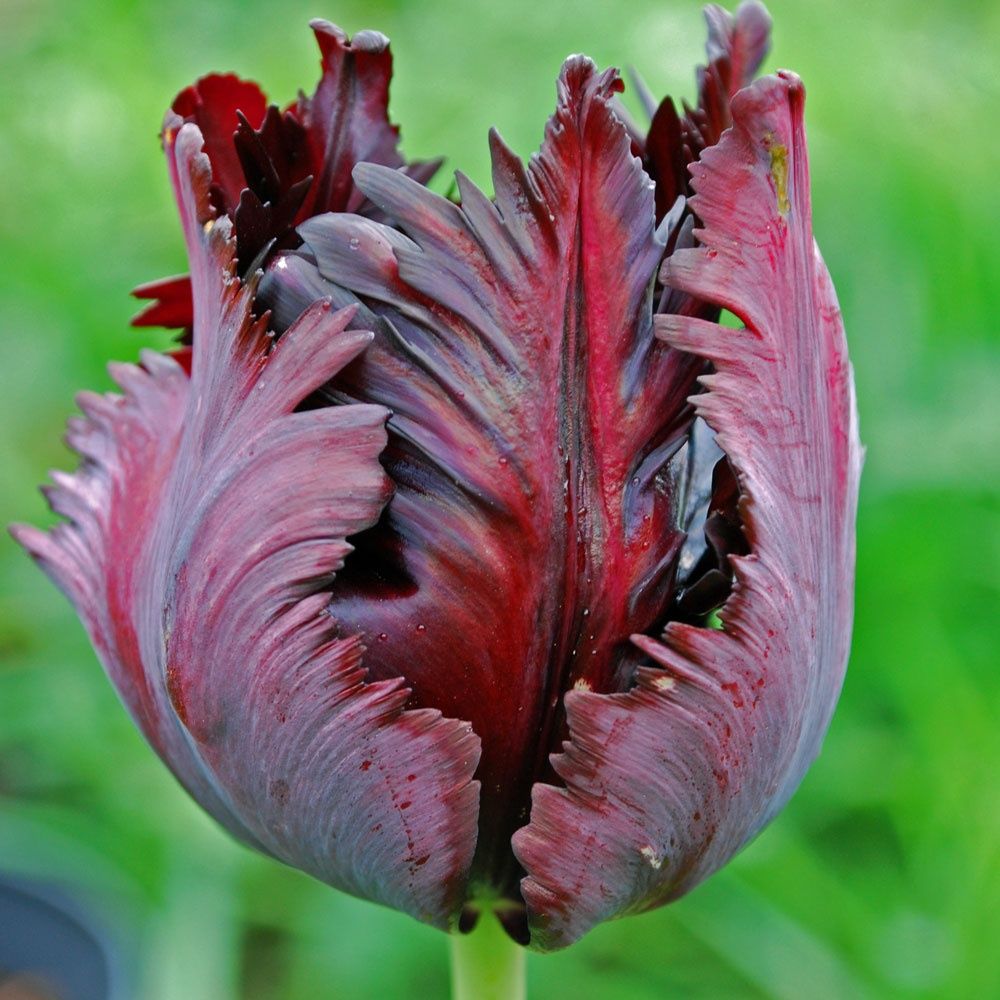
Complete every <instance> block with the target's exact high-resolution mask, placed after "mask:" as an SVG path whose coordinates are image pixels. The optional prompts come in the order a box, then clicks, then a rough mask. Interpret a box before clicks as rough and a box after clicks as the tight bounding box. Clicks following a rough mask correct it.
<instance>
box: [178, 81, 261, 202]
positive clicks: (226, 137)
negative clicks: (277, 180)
mask: <svg viewBox="0 0 1000 1000" xmlns="http://www.w3.org/2000/svg"><path fill="white" fill-rule="evenodd" d="M171 109H172V110H173V112H174V113H175V114H177V115H180V117H181V118H183V119H184V120H185V121H188V122H194V124H195V125H197V126H198V129H199V130H200V132H201V134H202V136H203V137H204V141H205V154H206V155H207V156H208V159H209V162H210V163H211V164H212V188H213V191H212V195H213V198H212V201H213V204H214V205H215V207H216V209H218V211H220V212H224V213H226V214H227V215H230V216H231V215H232V214H233V212H234V211H235V210H236V206H237V205H238V204H239V200H240V193H241V192H242V191H243V189H244V188H245V187H246V181H245V179H244V177H243V167H242V165H241V164H240V158H239V156H238V155H237V152H236V146H235V145H234V143H233V134H234V133H235V132H236V128H237V126H238V125H239V123H240V115H241V114H242V115H243V117H244V119H245V120H246V121H248V122H249V123H250V125H251V127H252V128H259V127H260V125H261V123H262V122H263V121H264V114H265V113H266V111H267V98H266V97H265V96H264V94H263V92H262V91H261V89H260V87H258V86H257V84H256V83H252V82H250V81H249V80H241V79H240V78H239V77H238V76H234V75H233V74H231V73H225V74H223V73H212V74H210V75H209V76H203V77H202V78H201V79H200V80H198V81H197V82H196V83H194V84H192V85H191V86H190V87H188V88H187V89H186V90H182V91H181V92H180V93H179V94H178V95H177V96H176V97H175V98H174V103H173V104H172V105H171Z"/></svg>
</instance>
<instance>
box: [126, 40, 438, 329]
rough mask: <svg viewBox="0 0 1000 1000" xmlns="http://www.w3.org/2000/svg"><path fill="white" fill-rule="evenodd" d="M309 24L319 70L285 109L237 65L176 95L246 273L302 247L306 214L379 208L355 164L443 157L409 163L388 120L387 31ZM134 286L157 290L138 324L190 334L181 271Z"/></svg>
mask: <svg viewBox="0 0 1000 1000" xmlns="http://www.w3.org/2000/svg"><path fill="white" fill-rule="evenodd" d="M311 26H312V29H313V32H314V33H315V35H316V40H317V42H318V43H319V47H320V53H321V56H322V58H321V68H322V75H321V77H320V81H319V83H318V85H317V87H316V91H315V93H314V94H313V96H312V97H305V96H304V95H303V96H300V98H299V100H298V101H297V102H296V103H295V104H293V105H292V106H291V107H290V108H288V109H286V110H285V111H284V112H281V111H279V110H278V109H277V108H276V107H274V106H271V107H270V108H269V107H268V106H267V101H266V98H265V97H264V94H263V93H262V92H261V91H260V89H259V88H258V87H257V85H256V84H254V83H249V82H247V81H244V80H241V79H239V78H238V77H236V76H233V75H231V74H212V75H210V76H206V77H202V79H200V80H198V81H197V83H195V84H193V85H192V86H190V87H188V88H186V89H185V90H183V91H181V93H180V94H178V95H177V97H176V98H175V99H174V103H173V111H174V113H175V114H178V115H180V116H181V118H183V119H184V120H185V121H189V122H193V123H194V124H196V125H197V126H198V127H199V129H200V130H201V132H202V134H203V136H204V139H205V152H206V154H207V155H208V158H209V161H210V162H211V165H212V179H213V181H212V192H211V195H212V203H213V205H214V206H215V208H216V209H217V211H219V212H220V213H224V214H227V215H229V216H230V218H232V219H233V220H234V224H235V231H236V235H237V242H238V246H237V259H238V261H239V267H240V273H241V274H245V273H246V272H247V271H248V269H249V268H251V267H253V266H256V265H257V264H258V263H260V259H261V256H262V255H263V254H269V253H273V252H275V251H277V250H281V249H284V248H286V247H293V246H297V245H298V238H297V237H296V236H295V233H294V230H293V226H294V225H295V224H296V223H298V222H302V221H304V220H305V219H307V218H309V217H310V216H313V215H317V214H320V213H323V212H331V211H334V212H343V211H350V212H360V213H361V214H363V215H371V216H373V217H379V213H378V210H377V209H376V208H375V207H374V206H373V205H372V204H371V203H370V202H369V201H367V199H366V198H365V197H364V195H363V194H362V193H361V192H360V191H359V190H358V188H357V187H356V186H355V184H354V181H353V178H352V176H351V171H352V170H353V169H354V167H355V165H356V164H358V163H360V162H362V161H367V162H371V163H381V164H385V165H387V166H390V167H397V168H400V169H402V170H404V171H405V172H406V173H407V174H408V175H409V176H411V177H413V178H414V179H416V180H419V181H420V182H421V183H423V184H426V183H427V181H428V180H430V178H431V177H432V176H433V175H434V173H435V172H436V171H437V169H438V167H439V166H440V161H439V160H433V161H428V162H414V163H410V164H404V161H403V158H402V156H400V154H399V151H398V149H397V146H398V143H399V129H398V128H397V127H396V126H394V125H392V124H390V122H389V81H390V78H391V76H392V55H391V53H390V52H389V40H388V39H387V38H386V37H385V36H384V35H382V34H379V33H378V32H377V31H361V32H358V34H357V35H356V36H355V37H354V39H353V40H349V39H348V38H347V35H346V34H344V32H343V31H341V29H340V28H338V27H337V26H336V25H333V24H330V23H329V22H328V21H321V20H316V21H313V22H312V25H311ZM133 294H134V295H135V296H136V297H137V298H143V299H146V298H150V299H154V302H153V304H152V305H150V306H148V307H146V308H145V309H144V310H143V311H142V312H141V313H139V315H138V316H136V317H135V319H134V320H133V321H132V325H133V326H166V327H171V328H180V329H183V330H184V331H185V333H184V336H183V339H184V340H185V342H187V341H189V339H190V327H191V324H192V315H191V304H190V288H189V287H188V286H187V279H186V278H185V277H180V278H176V279H171V278H168V279H164V280H163V281H157V282H151V283H150V284H147V285H143V286H141V287H140V288H137V289H136V290H135V291H134V292H133ZM156 299H159V301H155V300H156Z"/></svg>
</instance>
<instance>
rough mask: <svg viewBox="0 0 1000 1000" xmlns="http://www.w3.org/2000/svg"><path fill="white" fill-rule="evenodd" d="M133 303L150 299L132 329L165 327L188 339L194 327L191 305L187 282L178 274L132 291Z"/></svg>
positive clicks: (192, 306)
mask: <svg viewBox="0 0 1000 1000" xmlns="http://www.w3.org/2000/svg"><path fill="white" fill-rule="evenodd" d="M132 294H133V295H134V296H135V297H136V298H137V299H152V303H151V304H150V305H148V306H146V308H145V309H143V310H142V312H141V313H139V315H138V316H136V317H134V318H133V320H132V325H133V326H165V327H168V328H170V329H174V328H176V329H182V330H185V331H186V333H185V337H186V338H190V336H191V332H190V331H191V327H192V326H193V325H194V302H193V301H192V299H191V278H190V276H189V275H186V274H180V275H178V276H177V277H176V278H161V279H160V280H159V281H150V282H149V283H148V284H145V285H139V287H138V288H133V289H132Z"/></svg>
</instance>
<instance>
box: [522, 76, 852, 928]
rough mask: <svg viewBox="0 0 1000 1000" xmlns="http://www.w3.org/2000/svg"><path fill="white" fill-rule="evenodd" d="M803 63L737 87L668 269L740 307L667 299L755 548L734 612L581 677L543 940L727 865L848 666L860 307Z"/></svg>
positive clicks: (658, 899) (552, 805)
mask: <svg viewBox="0 0 1000 1000" xmlns="http://www.w3.org/2000/svg"><path fill="white" fill-rule="evenodd" d="M802 111H803V89H802V85H801V83H800V82H799V80H798V79H797V78H796V77H795V76H794V75H792V74H788V73H782V74H781V75H780V76H779V77H771V78H767V79H764V80H761V81H760V82H759V83H757V84H754V85H753V86H751V87H750V88H748V89H747V90H744V91H743V92H741V93H740V94H738V95H737V96H736V98H735V99H734V100H733V105H732V112H733V127H732V129H731V130H730V131H728V132H727V133H726V134H725V135H724V136H723V137H722V139H721V141H720V142H719V144H718V145H716V146H714V147H712V148H711V149H708V150H706V151H705V153H704V154H703V156H702V159H701V161H700V162H699V163H697V164H695V165H694V166H693V167H692V175H693V181H692V185H693V187H694V189H695V191H696V197H695V198H694V199H693V209H694V211H695V212H696V213H697V215H698V216H699V217H700V218H701V219H702V220H703V223H704V228H703V229H701V230H700V231H696V235H697V236H698V238H699V240H700V243H701V245H700V246H698V247H696V248H693V249H683V250H680V251H678V252H677V253H675V254H674V255H673V256H672V257H671V258H670V259H669V260H668V262H667V264H666V265H665V273H664V275H663V280H664V281H665V282H667V283H668V284H670V285H671V286H673V287H675V288H679V289H681V290H682V291H684V292H686V293H687V294H689V295H691V296H693V297H695V298H696V299H700V300H703V301H710V302H715V303H718V304H719V305H721V306H724V307H726V308H728V309H730V310H732V311H733V312H734V313H735V314H736V315H737V316H739V317H740V318H741V319H742V320H743V322H744V323H745V324H746V326H745V328H744V329H742V330H731V329H727V328H724V327H721V326H718V325H716V324H714V323H710V322H707V321H705V320H702V319H699V318H697V317H683V316H663V317H657V321H656V323H657V332H658V334H659V335H660V336H662V337H663V338H664V339H665V340H667V341H668V342H669V343H671V344H672V345H673V346H675V347H676V348H679V349H681V350H684V351H689V352H691V353H693V354H697V355H700V356H701V357H703V358H707V359H709V360H711V362H712V363H713V365H714V367H715V374H712V375H710V376H707V377H705V378H704V379H703V383H704V385H705V388H706V389H707V390H708V391H707V392H706V393H704V394H702V395H699V396H697V397H695V399H694V403H695V406H696V409H697V410H698V412H699V414H701V416H703V417H704V419H705V420H706V421H707V422H708V424H709V425H710V426H711V427H712V428H713V429H714V430H715V431H716V432H717V435H718V441H719V443H720V445H721V446H722V447H723V448H724V449H725V451H726V453H727V454H728V456H729V459H730V461H731V462H732V464H733V466H734V468H735V470H736V472H737V475H738V479H739V485H740V489H741V491H742V500H741V503H740V515H741V518H742V521H743V524H744V526H745V530H746V537H747V540H748V542H749V544H750V547H751V552H750V554H749V555H746V556H740V557H735V558H733V559H732V563H733V567H734V571H735V587H734V591H733V593H732V596H731V597H730V599H729V600H728V601H727V603H726V605H725V606H724V608H723V609H722V612H721V614H720V616H721V618H722V620H723V622H724V629H723V630H722V631H716V630H710V629H699V628H694V627H691V626H689V625H681V624H676V623H675V624H672V625H669V626H668V627H667V629H666V631H665V634H664V636H663V640H662V642H660V641H656V640H654V639H650V638H647V637H642V636H640V637H636V639H635V642H636V643H637V645H639V647H640V648H641V649H643V650H644V651H645V652H646V653H647V654H648V656H649V658H650V661H651V663H652V665H650V666H649V667H647V668H645V669H643V670H641V671H640V672H639V675H638V683H637V685H636V687H635V688H634V689H633V690H631V691H629V692H628V693H626V694H617V695H610V696H601V695H598V694H592V693H586V692H571V693H570V694H569V695H567V699H566V701H567V710H568V716H569V730H570V738H569V740H568V741H567V743H566V744H565V749H564V753H563V754H562V755H561V756H559V757H556V758H555V759H554V761H553V764H554V766H555V769H556V771H557V772H558V774H559V776H560V778H561V779H562V780H563V782H564V783H565V787H564V788H557V787H554V786H551V785H543V784H539V785H537V786H536V788H535V793H534V798H533V805H532V812H531V822H530V824H529V825H528V826H527V827H525V828H524V829H523V830H521V831H519V832H518V833H517V834H516V835H515V837H514V846H515V850H516V852H517V855H518V857H519V858H520V860H521V862H522V863H523V865H524V866H525V868H526V870H527V872H528V875H527V878H526V879H525V880H524V882H523V884H522V891H523V894H524V897H525V899H526V901H527V903H528V908H529V914H530V918H531V923H532V928H533V937H532V941H533V943H534V944H535V945H537V946H539V947H542V948H556V947H561V946H563V945H566V944H569V943H570V942H572V941H573V940H575V939H576V938H578V937H579V936H580V935H581V934H583V933H585V932H586V931H587V930H588V929H589V928H590V927H592V926H593V925H594V924H595V923H597V922H598V921H601V920H604V919H607V918H609V917H614V916H617V915H620V914H623V913H628V912H636V911H641V910H644V909H649V908H651V907H654V906H657V905H659V904H661V903H664V902H666V901H668V900H670V899H673V898H675V897H677V896H679V895H681V894H682V893H684V892H685V891H687V890H688V889H690V888H691V887H692V886H694V885H695V884H697V883H698V882H699V881H700V880H702V879H703V878H705V877H706V876H707V875H709V874H711V873H712V872H713V871H715V870H716V869H717V868H719V867H720V866H721V865H722V864H724V863H725V862H726V861H727V860H728V859H729V858H730V857H731V856H732V855H733V854H734V853H735V852H736V851H737V850H738V849H739V848H740V847H741V846H742V845H743V844H745V843H746V842H747V840H748V839H749V838H751V837H752V836H753V835H754V834H755V833H756V832H757V831H758V830H760V828H761V827H762V826H763V825H764V824H765V823H767V822H768V821H769V820H770V819H771V818H772V817H773V816H774V815H775V814H776V813H777V811H778V810H779V809H780V808H781V807H782V805H783V804H784V803H785V802H786V801H787V799H788V798H789V796H790V795H791V794H792V792H793V791H794V789H795V788H796V786H797V785H798V783H799V781H800V780H801V778H802V776H803V774H804V773H805V770H806V768H807V767H808V765H809V763H810V762H811V761H812V760H813V758H814V757H815V756H816V754H817V752H818V751H819V747H820V744H821V741H822V738H823V735H824V734H825V732H826V728H827V725H828V723H829V720H830V716H831V713H832V711H833V708H834V705H835V703H836V700H837V696H838V693H839V691H840V686H841V683H842V680H843V674H844V668H845V664H846V660H847V653H848V645H849V641H850V631H851V619H852V612H853V595H852V590H853V576H854V516H855V508H856V499H857V488H858V476H859V471H860V464H861V449H860V445H859V443H858V437H857V421H856V413H855V407H854V396H853V384H852V377H851V371H850V366H849V363H848V359H847V353H846V345H845V340H844V333H843V328H842V325H841V318H840V312H839V309H838V307H837V301H836V298H835V295H834V292H833V288H832V286H831V284H830V279H829V275H828V274H827V271H826V268H825V266H824V265H823V262H822V260H821V258H820V256H819V253H818V251H817V249H816V246H815V243H814V241H813V235H812V228H811V218H810V205H809V175H808V166H807V159H806V148H805V136H804V130H803V122H802Z"/></svg>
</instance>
